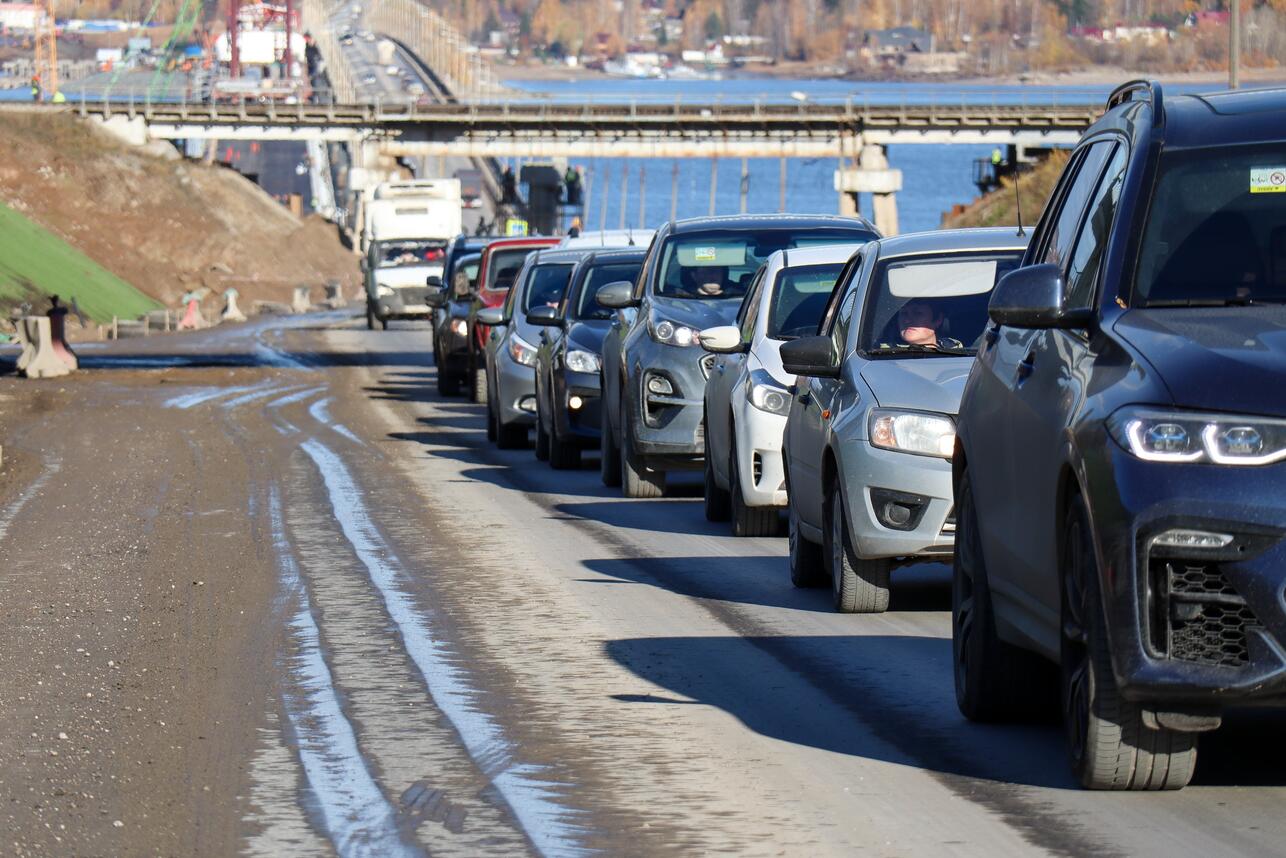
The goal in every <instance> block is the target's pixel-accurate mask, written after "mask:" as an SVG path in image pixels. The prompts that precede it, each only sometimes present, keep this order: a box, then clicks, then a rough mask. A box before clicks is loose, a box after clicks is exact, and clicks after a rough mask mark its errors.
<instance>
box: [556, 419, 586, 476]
mask: <svg viewBox="0 0 1286 858" xmlns="http://www.w3.org/2000/svg"><path fill="white" fill-rule="evenodd" d="M580 460H581V451H580V447H578V446H576V445H575V444H571V443H568V442H567V441H564V440H562V439H561V438H559V437H558V427H557V426H556V425H555V424H554V421H553V418H550V421H549V466H550V467H551V468H553V469H554V470H556V471H575V470H577V469H579V468H580Z"/></svg>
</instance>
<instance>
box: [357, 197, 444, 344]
mask: <svg viewBox="0 0 1286 858" xmlns="http://www.w3.org/2000/svg"><path fill="white" fill-rule="evenodd" d="M372 197H373V198H372V199H371V200H370V202H369V203H367V204H366V205H365V206H364V208H363V218H362V221H363V223H362V246H363V247H364V249H365V255H364V256H363V257H362V267H363V269H364V270H365V274H366V326H367V327H368V328H370V329H372V330H374V328H375V323H376V322H377V321H378V322H379V323H380V325H381V326H382V327H384V328H388V323H389V321H390V320H392V319H419V318H427V316H428V315H429V312H430V310H429V305H428V304H427V303H426V297H427V294H428V279H429V278H430V277H438V278H440V277H441V276H442V269H443V266H444V264H445V261H446V258H445V257H446V246H447V242H449V241H450V240H451V239H452V238H454V237H456V236H457V235H459V234H460V232H461V231H462V229H463V221H462V218H461V211H460V208H461V200H460V182H459V180H458V179H413V180H408V181H400V182H384V183H382V184H380V185H378V186H376V188H375V189H374V193H373V194H372Z"/></svg>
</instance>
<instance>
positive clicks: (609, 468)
mask: <svg viewBox="0 0 1286 858" xmlns="http://www.w3.org/2000/svg"><path fill="white" fill-rule="evenodd" d="M599 412H600V415H601V420H600V425H599V434H598V457H599V461H598V477H599V479H600V480H601V481H602V483H603V485H605V486H607V487H608V488H609V489H611V488H616V487H617V486H619V485H620V484H621V451H620V449H619V448H618V447H617V446H616V438H614V437H613V436H612V419H611V417H609V416H608V414H607V400H606V399H603V400H602V401H601V402H600V408H599Z"/></svg>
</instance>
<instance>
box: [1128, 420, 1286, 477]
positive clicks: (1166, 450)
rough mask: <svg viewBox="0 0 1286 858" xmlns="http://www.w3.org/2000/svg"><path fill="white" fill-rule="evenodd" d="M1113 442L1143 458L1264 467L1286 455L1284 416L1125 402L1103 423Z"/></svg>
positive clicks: (1148, 459)
mask: <svg viewBox="0 0 1286 858" xmlns="http://www.w3.org/2000/svg"><path fill="white" fill-rule="evenodd" d="M1107 428H1108V432H1110V433H1111V435H1112V437H1113V438H1114V439H1116V442H1117V443H1118V444H1120V445H1121V446H1122V447H1124V448H1125V449H1126V450H1129V451H1130V453H1132V454H1133V455H1134V456H1136V457H1137V458H1140V459H1143V460H1144V461H1148V462H1206V463H1212V464H1216V465H1243V466H1244V465H1269V464H1272V463H1273V462H1280V461H1281V460H1282V459H1286V420H1272V419H1269V418H1264V417H1238V416H1236V415H1230V414H1200V413H1195V412H1183V411H1163V410H1161V409H1158V408H1148V407H1146V406H1136V405H1127V406H1126V407H1124V408H1121V409H1119V410H1118V411H1117V412H1116V413H1114V414H1113V415H1112V416H1111V417H1109V418H1108V421H1107Z"/></svg>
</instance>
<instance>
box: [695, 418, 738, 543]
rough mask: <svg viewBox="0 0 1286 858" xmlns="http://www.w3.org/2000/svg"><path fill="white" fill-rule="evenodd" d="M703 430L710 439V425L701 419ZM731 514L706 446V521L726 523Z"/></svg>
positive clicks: (730, 508) (728, 502) (726, 495)
mask: <svg viewBox="0 0 1286 858" xmlns="http://www.w3.org/2000/svg"><path fill="white" fill-rule="evenodd" d="M702 421H703V423H704V424H705V425H704V430H705V437H706V438H707V439H708V438H709V437H710V425H709V423H708V422H706V421H705V418H702ZM731 512H732V504H731V499H730V497H729V495H728V492H727V490H725V489H721V488H719V482H718V480H716V479H715V476H714V459H713V458H712V457H711V456H710V448H709V446H708V445H707V446H706V459H705V513H706V521H727V520H728V516H729V515H730V514H731Z"/></svg>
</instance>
